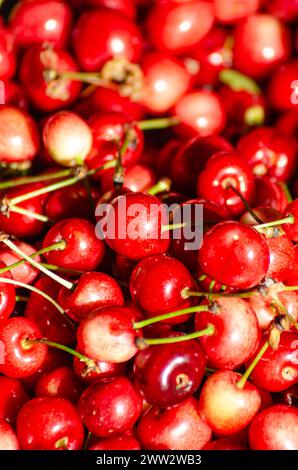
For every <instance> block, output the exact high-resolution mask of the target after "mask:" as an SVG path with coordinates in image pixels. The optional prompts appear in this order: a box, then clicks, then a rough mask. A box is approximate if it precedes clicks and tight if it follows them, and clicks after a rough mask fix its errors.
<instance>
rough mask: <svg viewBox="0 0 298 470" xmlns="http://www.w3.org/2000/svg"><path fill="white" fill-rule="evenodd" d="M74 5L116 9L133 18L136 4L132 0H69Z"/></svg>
mask: <svg viewBox="0 0 298 470" xmlns="http://www.w3.org/2000/svg"><path fill="white" fill-rule="evenodd" d="M70 2H71V4H74V6H76V7H86V6H92V7H106V8H110V9H111V10H116V11H118V12H119V13H121V14H122V15H125V16H128V17H129V18H134V17H135V15H136V5H135V1H134V0H70Z"/></svg>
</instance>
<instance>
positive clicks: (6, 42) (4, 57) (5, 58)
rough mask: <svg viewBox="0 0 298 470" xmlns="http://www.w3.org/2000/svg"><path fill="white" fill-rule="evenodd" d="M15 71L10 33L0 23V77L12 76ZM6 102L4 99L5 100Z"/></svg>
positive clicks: (6, 78)
mask: <svg viewBox="0 0 298 470" xmlns="http://www.w3.org/2000/svg"><path fill="white" fill-rule="evenodd" d="M15 71H16V56H15V50H14V41H13V37H12V35H11V33H10V32H9V31H8V30H7V29H6V28H5V27H4V25H3V24H2V18H1V23H0V79H1V80H8V79H10V78H12V77H13V76H14V74H15ZM5 103H6V101H5Z"/></svg>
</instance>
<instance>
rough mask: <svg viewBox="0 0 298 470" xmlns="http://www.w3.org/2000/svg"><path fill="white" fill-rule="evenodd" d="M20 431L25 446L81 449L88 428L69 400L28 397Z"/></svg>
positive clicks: (19, 418)
mask: <svg viewBox="0 0 298 470" xmlns="http://www.w3.org/2000/svg"><path fill="white" fill-rule="evenodd" d="M17 435H18V438H19V440H20V443H21V447H22V449H23V450H58V449H61V450H79V449H81V447H82V445H83V440H84V428H83V424H82V421H81V419H80V416H79V414H78V412H77V410H76V408H75V407H74V405H73V404H72V403H70V402H69V401H68V400H65V399H64V398H50V397H40V398H33V400H30V401H28V402H27V403H26V404H25V405H24V406H23V408H22V409H21V411H20V413H19V416H18V419H17Z"/></svg>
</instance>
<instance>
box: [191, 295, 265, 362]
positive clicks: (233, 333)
mask: <svg viewBox="0 0 298 470" xmlns="http://www.w3.org/2000/svg"><path fill="white" fill-rule="evenodd" d="M215 309H216V310H215V313H212V312H211V311H209V312H200V314H198V315H196V317H195V329H196V330H198V331H200V330H201V329H202V330H203V329H204V328H206V327H207V326H209V325H213V326H214V328H215V332H214V334H213V335H210V336H202V337H201V338H200V340H199V341H200V344H201V346H202V348H203V350H204V352H205V354H206V356H207V360H208V364H210V366H211V367H214V368H216V369H227V368H229V369H236V368H238V367H239V366H240V365H242V364H244V363H245V362H246V361H247V360H248V359H250V358H251V356H252V355H253V354H254V352H255V351H256V349H257V347H258V345H259V342H260V336H261V335H260V329H259V326H258V322H257V317H256V314H255V312H254V310H253V309H252V307H251V306H250V305H248V304H247V302H246V301H245V300H243V299H240V298H233V297H224V296H223V297H218V298H217V299H216V307H215Z"/></svg>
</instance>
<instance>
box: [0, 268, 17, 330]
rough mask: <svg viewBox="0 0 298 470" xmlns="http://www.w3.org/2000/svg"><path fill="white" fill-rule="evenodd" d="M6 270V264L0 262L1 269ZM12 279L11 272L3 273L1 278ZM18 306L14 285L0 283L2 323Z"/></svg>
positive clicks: (0, 318)
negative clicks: (16, 305)
mask: <svg viewBox="0 0 298 470" xmlns="http://www.w3.org/2000/svg"><path fill="white" fill-rule="evenodd" d="M1 268H5V264H4V263H3V262H2V261H0V269H1ZM2 276H3V277H6V278H8V279H11V274H10V271H7V272H6V273H3V274H2V275H1V277H2ZM15 304H16V291H15V288H14V286H13V285H12V284H5V283H3V282H2V283H1V282H0V321H1V320H5V319H6V318H8V317H9V316H10V315H11V314H12V313H13V311H14V308H15Z"/></svg>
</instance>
